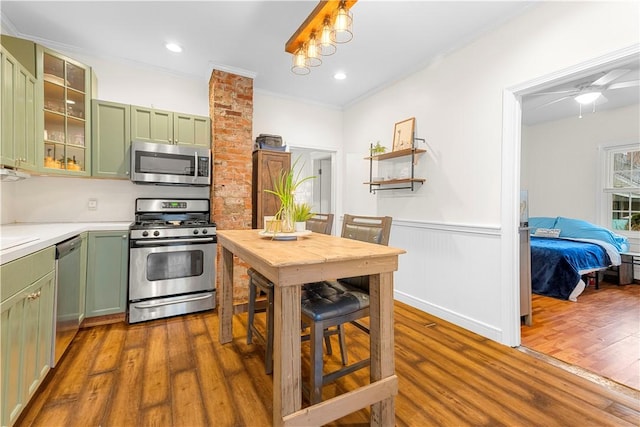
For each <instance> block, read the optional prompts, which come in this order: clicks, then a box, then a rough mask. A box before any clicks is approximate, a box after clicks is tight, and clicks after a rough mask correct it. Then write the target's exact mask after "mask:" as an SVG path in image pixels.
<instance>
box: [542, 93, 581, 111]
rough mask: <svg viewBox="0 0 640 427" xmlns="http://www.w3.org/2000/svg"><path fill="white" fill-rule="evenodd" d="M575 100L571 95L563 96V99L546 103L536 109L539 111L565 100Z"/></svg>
mask: <svg viewBox="0 0 640 427" xmlns="http://www.w3.org/2000/svg"><path fill="white" fill-rule="evenodd" d="M569 98H573V96H571V95H567V96H563V97H562V98H558V99H554V100H553V101H549V102H545V103H544V104H542V105H538V106H537V107H536V108H535V109H536V110H538V109H540V108H544V107H548V106H549V105H552V104H555V103H556V102H560V101H564V100H565V99H569Z"/></svg>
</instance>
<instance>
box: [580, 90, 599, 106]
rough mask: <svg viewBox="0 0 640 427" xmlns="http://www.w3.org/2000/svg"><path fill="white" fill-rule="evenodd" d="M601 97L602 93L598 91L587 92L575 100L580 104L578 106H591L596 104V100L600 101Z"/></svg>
mask: <svg viewBox="0 0 640 427" xmlns="http://www.w3.org/2000/svg"><path fill="white" fill-rule="evenodd" d="M600 95H602V93H601V92H597V91H596V92H585V93H581V94H580V95H576V97H575V98H574V99H575V100H576V102H578V104H581V105H586V104H591V103H592V102H595V100H596V99H598V98H599V97H600Z"/></svg>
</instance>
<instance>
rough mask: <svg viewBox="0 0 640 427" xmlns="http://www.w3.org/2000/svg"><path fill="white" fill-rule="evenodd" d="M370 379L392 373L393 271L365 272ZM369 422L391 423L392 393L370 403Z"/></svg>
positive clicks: (393, 412)
mask: <svg viewBox="0 0 640 427" xmlns="http://www.w3.org/2000/svg"><path fill="white" fill-rule="evenodd" d="M369 304H370V306H369V317H370V321H371V323H370V345H371V382H372V383H373V382H374V381H378V380H381V379H383V378H387V377H389V376H391V375H394V373H395V361H394V342H393V273H382V274H379V275H377V274H374V275H371V276H369ZM370 422H371V425H372V426H391V425H395V404H394V397H393V396H392V397H390V398H388V399H385V400H383V401H381V402H378V403H375V404H373V405H371V419H370Z"/></svg>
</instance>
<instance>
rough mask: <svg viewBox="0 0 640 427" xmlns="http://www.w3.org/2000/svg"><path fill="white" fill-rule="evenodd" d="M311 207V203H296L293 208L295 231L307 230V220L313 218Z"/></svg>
mask: <svg viewBox="0 0 640 427" xmlns="http://www.w3.org/2000/svg"><path fill="white" fill-rule="evenodd" d="M313 215H314V214H313V212H311V205H310V204H309V203H306V202H304V203H296V204H295V205H294V208H293V217H294V221H295V231H304V230H306V226H307V220H308V219H309V218H311V217H312V216H313Z"/></svg>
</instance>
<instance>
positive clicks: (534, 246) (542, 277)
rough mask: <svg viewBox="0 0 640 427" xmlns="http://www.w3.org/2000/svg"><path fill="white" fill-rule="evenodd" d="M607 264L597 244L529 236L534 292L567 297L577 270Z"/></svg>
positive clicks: (607, 260)
mask: <svg viewBox="0 0 640 427" xmlns="http://www.w3.org/2000/svg"><path fill="white" fill-rule="evenodd" d="M610 265H611V260H610V259H609V255H607V251H606V250H605V249H604V248H603V247H601V246H599V245H597V244H594V243H586V242H576V241H573V240H564V239H554V238H548V237H534V236H531V290H532V291H533V292H534V293H536V294H539V295H546V296H549V297H554V298H560V299H569V295H570V294H571V292H572V291H573V289H574V288H575V287H576V285H577V284H578V282H579V281H580V273H579V271H581V270H582V271H584V270H593V269H598V268H606V267H609V266H610Z"/></svg>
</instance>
